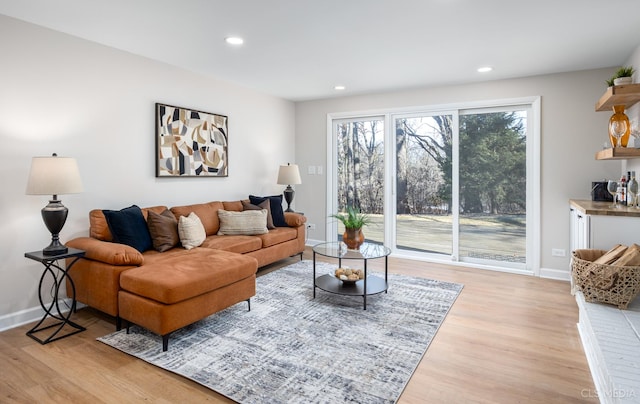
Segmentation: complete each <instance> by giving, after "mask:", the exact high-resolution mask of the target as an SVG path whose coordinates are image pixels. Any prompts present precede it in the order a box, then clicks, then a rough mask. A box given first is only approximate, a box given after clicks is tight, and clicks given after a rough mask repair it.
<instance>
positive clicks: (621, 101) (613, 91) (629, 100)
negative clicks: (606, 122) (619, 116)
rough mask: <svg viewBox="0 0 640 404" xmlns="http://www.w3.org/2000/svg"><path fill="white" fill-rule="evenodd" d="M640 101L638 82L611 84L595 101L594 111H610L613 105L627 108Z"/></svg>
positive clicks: (639, 85)
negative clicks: (620, 84)
mask: <svg viewBox="0 0 640 404" xmlns="http://www.w3.org/2000/svg"><path fill="white" fill-rule="evenodd" d="M638 101H640V83H639V84H626V85H622V86H611V87H609V88H608V89H607V91H605V92H604V94H603V95H602V97H600V99H599V100H598V102H597V103H596V111H612V109H613V106H614V105H624V107H625V109H626V108H629V107H630V106H632V105H633V104H635V103H636V102H638Z"/></svg>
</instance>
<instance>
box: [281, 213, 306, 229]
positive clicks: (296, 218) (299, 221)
mask: <svg viewBox="0 0 640 404" xmlns="http://www.w3.org/2000/svg"><path fill="white" fill-rule="evenodd" d="M284 221H285V222H286V223H287V225H288V226H289V227H298V226H302V225H303V224H305V223H306V222H307V218H306V216H304V215H301V214H300V213H295V212H284Z"/></svg>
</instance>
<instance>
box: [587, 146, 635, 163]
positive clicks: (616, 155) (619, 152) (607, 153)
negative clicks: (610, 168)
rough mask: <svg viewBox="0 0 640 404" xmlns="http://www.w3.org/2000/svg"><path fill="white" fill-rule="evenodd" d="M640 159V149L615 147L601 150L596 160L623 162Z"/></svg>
mask: <svg viewBox="0 0 640 404" xmlns="http://www.w3.org/2000/svg"><path fill="white" fill-rule="evenodd" d="M634 158H640V149H636V148H633V147H615V148H609V149H604V150H600V151H599V152H597V153H596V160H622V159H634Z"/></svg>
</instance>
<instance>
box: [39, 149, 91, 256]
mask: <svg viewBox="0 0 640 404" xmlns="http://www.w3.org/2000/svg"><path fill="white" fill-rule="evenodd" d="M80 192H82V181H81V180H80V172H79V171H78V164H77V163H76V160H75V159H74V158H71V157H58V156H57V154H55V153H53V156H51V157H34V158H33V159H32V160H31V170H30V172H29V181H28V183H27V195H53V198H52V199H51V200H49V204H48V205H47V206H45V207H44V208H42V220H43V221H44V224H45V225H46V226H47V229H49V232H51V244H49V245H48V246H47V247H45V248H44V249H43V250H42V253H43V254H44V255H58V254H64V253H66V252H67V251H68V249H67V247H66V246H65V245H64V244H61V243H60V238H59V234H60V231H61V230H62V227H64V223H65V222H66V220H67V215H68V214H69V209H67V207H66V206H64V205H63V204H62V202H61V201H60V200H59V199H58V195H63V194H77V193H80Z"/></svg>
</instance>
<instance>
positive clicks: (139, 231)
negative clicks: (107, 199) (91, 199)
mask: <svg viewBox="0 0 640 404" xmlns="http://www.w3.org/2000/svg"><path fill="white" fill-rule="evenodd" d="M102 213H104V217H105V218H106V219H107V225H109V230H110V231H111V235H112V236H113V241H115V242H116V243H120V244H126V245H128V246H131V247H133V248H135V249H136V250H138V251H140V252H141V253H142V252H145V251H147V250H150V249H151V248H153V241H152V240H151V234H150V233H149V228H148V227H147V222H146V221H145V220H144V216H143V215H142V210H141V209H140V208H139V207H138V206H136V205H132V206H129V207H128V208H124V209H121V210H103V211H102Z"/></svg>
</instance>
